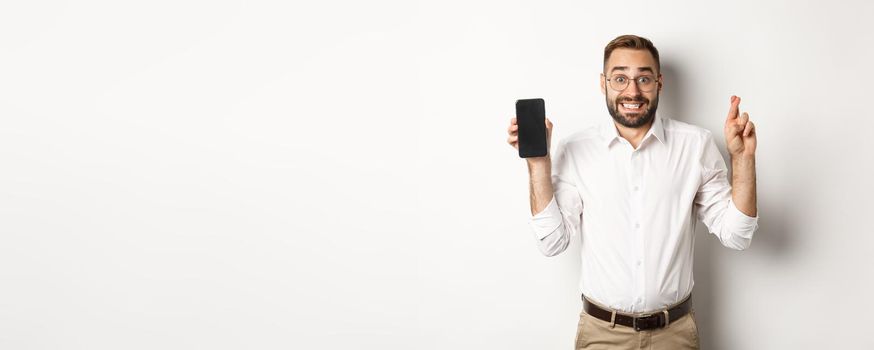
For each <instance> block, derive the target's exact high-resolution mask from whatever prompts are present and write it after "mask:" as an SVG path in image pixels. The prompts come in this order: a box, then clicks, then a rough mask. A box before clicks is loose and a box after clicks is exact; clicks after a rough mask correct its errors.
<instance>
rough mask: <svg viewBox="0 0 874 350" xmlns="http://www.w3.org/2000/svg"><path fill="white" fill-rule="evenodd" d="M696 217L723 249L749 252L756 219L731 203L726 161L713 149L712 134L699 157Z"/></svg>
mask: <svg viewBox="0 0 874 350" xmlns="http://www.w3.org/2000/svg"><path fill="white" fill-rule="evenodd" d="M694 204H695V210H696V211H697V217H698V219H699V220H701V221H702V222H703V223H704V225H706V226H707V228H708V230H709V231H710V233H712V234H714V235H716V237H718V238H719V241H720V242H721V243H722V245H724V246H726V247H728V248H732V249H736V250H744V249H746V248H749V246H750V242H751V241H752V239H753V233H755V232H756V229H757V228H758V227H759V225H758V222H759V217H758V215H757V216H756V217H750V216H747V215H746V214H744V213H742V212H741V211H740V210H738V209H737V206H735V204H734V201H733V200H732V199H731V184H729V182H728V168H727V167H726V166H725V159H723V158H722V154H720V153H719V149H717V148H716V142H714V140H713V134H711V133H710V132H708V133H707V136H706V138H705V141H704V150H703V152H702V154H701V185H700V187H699V188H698V193H696V195H695V203H694Z"/></svg>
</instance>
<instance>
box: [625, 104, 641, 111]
mask: <svg viewBox="0 0 874 350" xmlns="http://www.w3.org/2000/svg"><path fill="white" fill-rule="evenodd" d="M621 105H622V108H624V109H627V110H629V111H639V110H640V109H641V107H643V103H622V104H621Z"/></svg>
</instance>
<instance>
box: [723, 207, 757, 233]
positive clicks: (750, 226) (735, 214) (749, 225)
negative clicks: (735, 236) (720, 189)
mask: <svg viewBox="0 0 874 350" xmlns="http://www.w3.org/2000/svg"><path fill="white" fill-rule="evenodd" d="M726 214H727V217H726V219H727V222H731V223H736V225H738V226H739V227H738V228H739V229H741V231H750V232H751V231H755V229H756V228H757V227H758V226H759V215H758V214H759V213H758V212H756V216H755V217H752V216H749V215H747V214H744V213H743V212H742V211H740V209H738V208H737V206H736V205H734V200H732V199H729V200H728V212H727V213H726Z"/></svg>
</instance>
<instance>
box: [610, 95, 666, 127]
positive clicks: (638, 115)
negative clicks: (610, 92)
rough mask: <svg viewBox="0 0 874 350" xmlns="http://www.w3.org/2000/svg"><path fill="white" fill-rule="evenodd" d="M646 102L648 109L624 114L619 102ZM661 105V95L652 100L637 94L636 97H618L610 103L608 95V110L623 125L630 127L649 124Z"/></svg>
mask: <svg viewBox="0 0 874 350" xmlns="http://www.w3.org/2000/svg"><path fill="white" fill-rule="evenodd" d="M623 102H625V103H645V104H646V110H643V111H641V112H633V113H626V114H624V115H623V114H622V113H621V112H619V104H620V103H623ZM658 107H659V96H658V95H656V97H655V99H654V100H652V101H650V100H649V99H647V98H646V97H643V96H636V97H617V98H616V100H615V101H613V103H610V98H609V97H607V110H608V111H610V116H612V117H613V120H615V121H616V122H617V123H619V124H621V125H622V126H625V127H628V128H635V129H636V128H639V127H642V126H644V125H647V124H649V122H651V121H652V120H653V118H655V114H656V110H657V109H658Z"/></svg>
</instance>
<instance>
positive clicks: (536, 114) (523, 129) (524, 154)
mask: <svg viewBox="0 0 874 350" xmlns="http://www.w3.org/2000/svg"><path fill="white" fill-rule="evenodd" d="M512 124H513V121H511V125H510V129H511V130H509V131H510V140H509V142H510V144H511V145H513V146H514V147H516V148H518V149H519V157H521V158H534V157H544V156H546V155H547V154H548V153H549V134H550V133H551V132H552V123H550V122H549V120H547V119H546V108H545V103H544V101H543V99H542V98H535V99H524V100H517V101H516V118H515V124H516V127H515V131H516V132H517V133H516V135H515V136H518V137H517V138H515V139H514V130H513V129H514V126H513V125H512Z"/></svg>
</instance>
